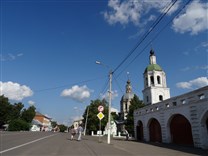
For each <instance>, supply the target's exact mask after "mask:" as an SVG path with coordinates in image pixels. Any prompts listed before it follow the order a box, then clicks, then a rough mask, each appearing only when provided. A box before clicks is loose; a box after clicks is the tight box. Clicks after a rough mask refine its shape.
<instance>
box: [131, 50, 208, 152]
mask: <svg viewBox="0 0 208 156" xmlns="http://www.w3.org/2000/svg"><path fill="white" fill-rule="evenodd" d="M143 96H144V103H145V104H146V106H145V107H143V108H140V109H137V110H135V111H134V130H135V137H136V138H137V140H144V141H151V142H163V143H175V144H181V145H191V146H194V147H199V148H203V149H208V86H205V87H202V88H199V89H197V90H194V91H191V92H188V93H186V94H183V95H179V96H176V97H172V98H170V93H169V88H167V85H166V77H165V73H164V71H163V70H162V68H161V67H160V66H159V65H157V64H156V56H155V55H154V52H153V51H152V50H151V52H150V65H149V66H148V67H147V68H146V69H145V72H144V90H143Z"/></svg>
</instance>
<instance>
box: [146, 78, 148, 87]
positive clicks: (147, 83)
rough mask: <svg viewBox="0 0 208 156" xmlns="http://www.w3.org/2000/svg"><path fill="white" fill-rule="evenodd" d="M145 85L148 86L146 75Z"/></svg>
mask: <svg viewBox="0 0 208 156" xmlns="http://www.w3.org/2000/svg"><path fill="white" fill-rule="evenodd" d="M146 86H148V79H147V77H146Z"/></svg>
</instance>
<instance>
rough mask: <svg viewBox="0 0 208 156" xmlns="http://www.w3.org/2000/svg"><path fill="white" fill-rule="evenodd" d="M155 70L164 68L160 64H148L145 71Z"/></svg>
mask: <svg viewBox="0 0 208 156" xmlns="http://www.w3.org/2000/svg"><path fill="white" fill-rule="evenodd" d="M153 70H155V71H162V68H161V67H160V66H159V65H158V64H150V65H149V66H147V68H146V69H145V71H144V72H148V71H153Z"/></svg>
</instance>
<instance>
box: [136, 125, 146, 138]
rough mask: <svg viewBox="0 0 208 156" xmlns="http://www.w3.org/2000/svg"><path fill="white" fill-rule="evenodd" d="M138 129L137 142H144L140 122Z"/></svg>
mask: <svg viewBox="0 0 208 156" xmlns="http://www.w3.org/2000/svg"><path fill="white" fill-rule="evenodd" d="M136 128H137V140H139V141H142V140H143V139H144V133H143V124H142V121H138V123H137V127H136Z"/></svg>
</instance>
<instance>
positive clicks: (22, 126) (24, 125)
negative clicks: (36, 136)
mask: <svg viewBox="0 0 208 156" xmlns="http://www.w3.org/2000/svg"><path fill="white" fill-rule="evenodd" d="M29 129H30V124H29V123H28V122H26V121H24V120H22V119H14V120H12V121H11V122H10V123H9V127H8V130H9V131H29Z"/></svg>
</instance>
